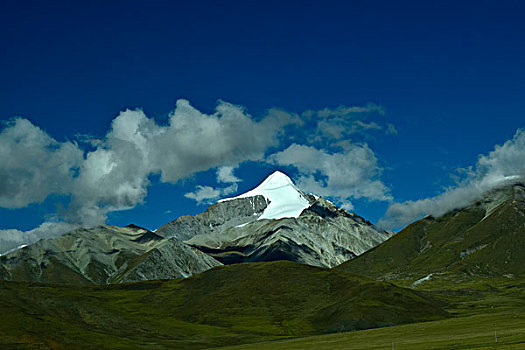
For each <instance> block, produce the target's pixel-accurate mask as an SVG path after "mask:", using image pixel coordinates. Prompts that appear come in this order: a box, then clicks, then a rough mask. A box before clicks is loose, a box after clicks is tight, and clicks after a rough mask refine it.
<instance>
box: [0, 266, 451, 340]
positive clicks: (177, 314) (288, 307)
mask: <svg viewBox="0 0 525 350" xmlns="http://www.w3.org/2000/svg"><path fill="white" fill-rule="evenodd" d="M444 305H445V302H444V301H443V300H442V299H441V298H439V297H434V296H432V295H431V294H430V293H425V292H416V291H412V290H409V289H405V288H400V287H397V286H395V285H394V284H392V283H389V282H377V281H373V280H370V279H368V278H364V277H358V276H355V275H352V274H349V273H346V272H342V271H335V270H328V269H321V268H316V267H311V266H306V265H301V264H298V263H292V262H282V261H281V262H272V263H250V264H238V265H231V266H224V267H220V268H216V269H213V270H210V271H207V272H205V273H202V274H199V275H196V276H193V277H191V278H188V279H184V280H169V281H150V282H141V283H131V284H122V285H110V286H65V285H64V286H60V285H47V284H41V283H24V282H2V283H0V348H2V349H4V348H20V349H101V348H104V349H109V348H111V349H163V348H177V349H180V348H188V349H191V348H206V347H212V346H225V345H232V344H243V343H253V342H261V341H265V340H276V339H283V338H290V337H302V336H308V335H315V334H324V333H330V332H338V331H348V330H358V329H365V328H373V327H384V326H392V325H398V324H405V323H411V322H420V321H430V320H439V319H444V318H446V317H450V315H449V314H448V313H447V312H445V311H443V309H442V307H443V306H444Z"/></svg>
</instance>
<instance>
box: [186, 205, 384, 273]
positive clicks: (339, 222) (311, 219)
mask: <svg viewBox="0 0 525 350" xmlns="http://www.w3.org/2000/svg"><path fill="white" fill-rule="evenodd" d="M390 236H391V235H390V234H389V233H387V232H385V231H380V230H378V229H376V228H375V227H374V226H373V225H372V224H370V223H369V222H367V221H365V220H364V219H363V218H361V217H359V216H357V215H355V214H350V213H348V212H346V211H345V210H343V209H340V208H338V207H337V206H335V205H333V204H332V203H330V202H328V201H326V200H325V199H323V198H318V199H317V200H316V201H315V202H314V203H313V204H312V205H311V206H310V207H309V208H307V209H305V210H304V211H303V212H302V213H301V215H299V217H297V218H282V219H276V220H254V221H252V222H250V223H248V224H245V225H242V226H239V227H230V228H228V229H226V230H224V231H222V232H208V233H203V234H198V235H195V236H194V237H192V238H191V239H189V240H187V241H185V242H186V243H187V244H189V245H191V246H193V247H196V248H198V249H199V250H201V251H203V252H206V253H208V254H209V255H211V256H213V257H214V258H215V259H217V260H219V261H221V262H222V263H224V264H230V263H238V262H245V261H273V260H292V261H297V262H300V263H304V264H308V265H313V266H324V267H333V266H337V265H339V264H341V263H343V262H345V261H347V260H349V259H352V258H354V257H356V256H358V255H360V254H362V253H364V252H365V251H367V250H368V249H371V248H373V247H375V246H376V245H378V244H379V243H381V242H383V241H385V240H386V239H388V238H389V237H390Z"/></svg>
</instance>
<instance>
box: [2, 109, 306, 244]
mask: <svg viewBox="0 0 525 350" xmlns="http://www.w3.org/2000/svg"><path fill="white" fill-rule="evenodd" d="M300 122H301V121H300V119H299V118H298V117H297V116H296V115H293V114H289V113H286V112H283V111H279V110H270V111H269V112H268V114H267V115H266V116H265V117H264V118H263V119H262V120H260V121H255V120H254V119H253V118H252V117H251V116H250V115H249V114H247V113H246V111H245V110H244V109H243V108H242V107H240V106H236V105H233V104H230V103H227V102H223V101H219V102H218V104H217V107H216V111H215V113H213V114H210V115H208V114H205V113H202V112H200V111H199V110H197V109H196V108H194V107H192V106H191V104H190V103H189V102H188V101H186V100H178V101H177V104H176V108H175V110H174V111H173V113H171V114H170V119H169V124H168V125H165V126H163V125H158V124H157V123H156V122H155V121H154V120H153V119H151V118H148V117H147V116H146V115H145V114H144V112H143V111H141V110H126V111H123V112H121V113H120V114H119V115H118V116H117V117H116V118H115V119H114V120H113V122H112V124H111V128H110V130H109V132H108V133H107V135H106V136H105V137H104V138H102V139H100V140H96V142H90V140H91V139H92V138H89V137H88V138H86V137H85V136H81V141H82V143H83V144H87V145H88V146H89V147H91V149H90V150H86V151H83V150H82V149H80V148H79V146H78V145H77V144H74V143H71V142H62V143H61V142H58V141H56V140H54V139H53V138H51V137H50V136H49V135H48V134H46V133H45V132H44V131H42V130H41V129H40V128H38V127H37V126H35V125H33V124H32V123H31V122H29V121H28V120H26V119H23V118H17V119H13V120H12V121H11V122H9V123H7V124H6V126H5V127H4V129H3V130H2V132H1V133H0V163H1V164H2V167H1V168H0V207H3V208H22V207H25V206H27V205H29V204H32V203H39V202H42V201H43V200H44V199H45V198H47V197H48V196H49V195H52V194H58V195H67V196H71V202H70V203H69V205H68V206H67V207H66V208H64V209H63V210H61V211H60V212H58V213H57V215H58V216H59V217H60V219H61V220H63V221H64V222H66V223H68V224H72V225H77V224H78V225H82V226H84V227H91V226H96V225H98V224H102V223H104V222H105V220H106V217H107V214H108V213H109V212H112V211H117V210H125V209H130V208H133V207H135V206H136V205H137V204H139V203H142V202H143V201H144V198H145V197H146V194H147V187H148V185H149V179H148V177H149V175H151V174H160V175H161V181H163V182H170V183H176V182H177V181H178V180H180V179H182V178H185V177H188V176H191V175H193V174H195V173H197V172H199V171H204V170H208V169H213V168H216V167H219V166H222V165H224V164H229V165H230V166H235V165H237V164H239V163H241V162H244V161H250V160H262V159H263V158H264V156H265V153H266V152H267V150H268V149H269V148H271V147H276V146H278V145H279V136H280V135H281V133H282V131H283V129H284V128H285V127H286V126H287V125H291V124H298V123H300ZM86 139H87V140H86ZM232 170H233V168H232ZM220 176H222V179H223V180H225V181H226V182H230V183H232V185H231V186H228V187H226V188H224V189H221V190H220V192H221V193H222V194H231V193H233V192H234V191H236V189H237V185H236V180H235V179H236V178H235V176H234V175H233V172H232V171H230V172H229V173H228V170H227V169H226V170H222V172H221V175H220ZM213 195H214V192H213V191H209V190H208V191H207V190H206V189H200V191H199V190H198V191H197V192H195V193H194V198H195V199H196V200H206V199H211V198H212V196H213ZM44 228H46V226H45V225H44V224H43V225H42V226H41V227H40V230H37V229H35V230H31V231H28V232H26V233H23V234H21V233H20V231H17V230H15V231H9V232H10V233H9V235H11V236H12V235H13V234H19V235H20V237H25V238H26V240H29V238H30V237H33V236H35V235H39V234H40V235H42V236H45V234H44V233H43V231H42V230H43V229H44ZM6 235H7V233H6ZM1 250H2V247H1V242H0V251H1Z"/></svg>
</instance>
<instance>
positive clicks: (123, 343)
mask: <svg viewBox="0 0 525 350" xmlns="http://www.w3.org/2000/svg"><path fill="white" fill-rule="evenodd" d="M524 237H525V185H523V184H522V183H520V182H515V183H512V184H507V185H505V186H501V187H498V188H495V189H493V190H492V191H490V192H486V193H484V194H483V195H482V196H480V197H479V198H477V200H475V201H473V202H472V203H470V204H469V205H467V206H465V207H462V208H457V209H455V210H452V211H450V212H447V213H445V214H444V215H441V216H439V217H432V216H427V217H425V218H422V219H421V220H418V221H416V222H414V223H412V224H410V225H409V226H407V227H406V228H404V229H403V230H401V231H400V232H398V233H397V234H392V233H389V232H386V231H382V230H379V229H378V228H376V227H375V226H374V225H372V224H371V223H369V222H368V221H366V220H365V219H363V218H361V217H359V216H358V215H356V214H354V213H349V212H347V211H345V210H344V209H341V208H338V207H337V206H336V205H334V204H333V203H331V202H329V201H328V200H326V199H324V198H322V197H318V196H315V195H313V194H306V193H304V192H303V191H301V190H300V189H298V188H297V187H296V186H295V185H294V184H293V183H292V181H291V180H290V179H289V178H288V177H287V176H286V175H284V174H282V173H280V172H276V173H274V174H272V175H271V176H269V177H268V178H267V179H266V180H265V181H263V182H262V183H261V184H260V185H259V186H257V187H256V188H255V189H253V190H251V191H249V192H247V193H245V194H242V195H240V196H237V197H234V198H226V199H223V200H220V201H219V202H217V203H216V204H214V205H212V206H210V207H209V208H208V209H207V210H206V211H205V212H203V213H201V214H198V215H193V216H192V215H188V216H182V217H179V218H177V219H175V220H173V221H171V222H169V223H167V224H165V225H163V226H162V227H160V228H159V229H158V230H156V231H155V232H153V231H149V230H147V229H144V228H141V227H139V226H136V225H129V226H127V227H116V226H111V225H102V226H99V227H95V228H91V229H78V230H74V231H71V232H69V233H67V234H65V235H63V236H61V237H58V238H54V239H48V240H42V241H39V242H37V243H35V244H32V245H30V246H26V247H23V248H20V249H18V250H15V251H12V252H9V253H7V254H5V255H2V256H0V278H1V279H2V280H3V281H0V318H2V317H3V318H2V320H1V322H0V346H3V347H6V348H13V347H14V348H35V347H37V348H43V349H59V348H68V349H70V348H71V349H76V348H78V349H84V348H88V349H98V348H112V349H127V348H166V349H168V348H188V349H201V348H208V347H212V346H227V345H235V344H248V345H246V346H245V347H244V348H261V349H268V348H269V349H273V348H276V347H277V348H289V347H290V348H312V349H319V348H324V349H335V348H348V346H349V344H351V345H352V346H353V347H354V348H356V349H375V348H390V347H394V340H395V342H396V348H398V347H399V346H398V345H397V344H399V343H402V344H403V345H402V347H401V348H405V347H406V348H408V349H441V348H457V349H471V348H487V349H488V348H492V347H491V345H490V344H491V342H494V340H496V341H497V342H499V343H498V345H501V346H503V348H509V349H511V348H512V349H513V348H520V346H523V344H525V338H524V337H523V336H522V334H523V331H524V330H525V311H524V310H525V300H524V299H523V295H524V293H525V283H524V282H523V278H524V277H525V267H524V266H525V243H523V242H525V240H524V239H523V238H524ZM282 260H288V261H282ZM422 322H424V323H422ZM400 325H403V326H400ZM497 325H502V326H499V328H497V327H498V326H497ZM503 325H504V326H503ZM378 327H381V329H376V330H373V332H371V331H369V330H368V331H363V332H361V331H359V330H362V329H368V328H378ZM382 327H386V328H382ZM347 331H353V332H356V334H358V335H356V336H355V337H354V336H349V335H348V334H349V333H345V335H341V336H339V335H334V336H330V335H326V334H327V333H334V332H347ZM322 334H325V335H323V336H322V337H315V336H316V335H322ZM305 336H309V338H304V339H307V340H300V341H299V342H298V343H297V344H299V345H297V344H296V343H293V341H292V342H290V343H286V342H276V341H277V340H282V339H285V338H296V337H305ZM350 338H351V339H352V341H351V342H349V341H346V340H345V339H350ZM341 339H343V340H341ZM261 341H271V342H269V343H259V342H261ZM287 344H289V346H288V345H287ZM294 344H296V345H294ZM337 344H339V345H337Z"/></svg>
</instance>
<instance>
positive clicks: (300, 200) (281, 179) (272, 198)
mask: <svg viewBox="0 0 525 350" xmlns="http://www.w3.org/2000/svg"><path fill="white" fill-rule="evenodd" d="M259 195H260V196H263V197H264V198H266V200H267V201H268V202H269V204H268V206H267V207H266V209H265V210H264V211H263V213H262V214H261V216H259V218H258V220H262V219H281V218H286V217H293V218H297V217H299V215H301V213H302V211H303V210H304V209H306V208H308V207H309V206H310V203H309V202H308V200H307V199H306V197H305V195H304V194H303V193H302V192H301V191H299V190H298V189H297V187H295V185H294V184H293V182H292V180H290V178H289V177H288V176H287V175H285V174H283V173H281V172H280V171H276V172H274V173H273V174H271V175H270V176H268V177H267V178H266V180H264V181H263V182H262V183H261V184H260V185H259V186H257V187H256V188H254V189H253V190H251V191H248V192H246V193H243V194H241V195H240V196H237V197H233V198H225V199H221V200H220V201H219V202H224V201H228V200H232V199H237V198H246V197H255V196H259Z"/></svg>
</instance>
